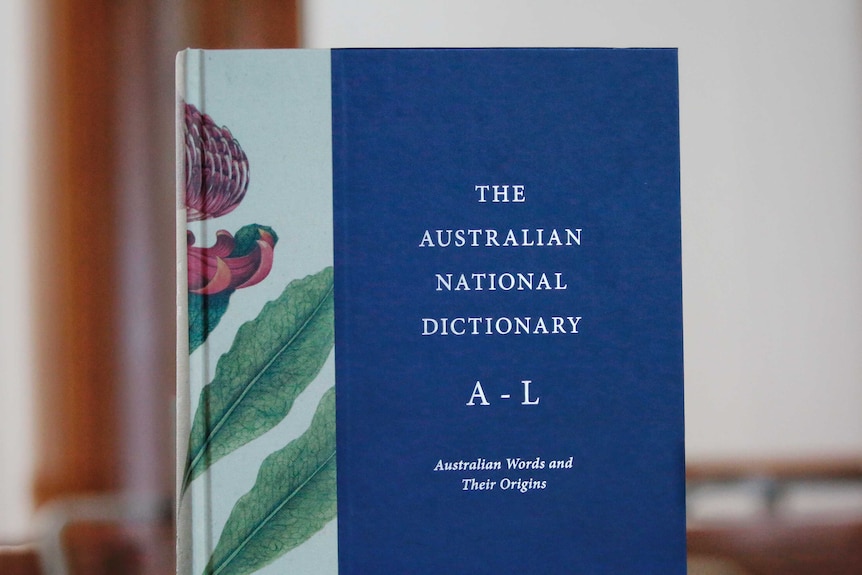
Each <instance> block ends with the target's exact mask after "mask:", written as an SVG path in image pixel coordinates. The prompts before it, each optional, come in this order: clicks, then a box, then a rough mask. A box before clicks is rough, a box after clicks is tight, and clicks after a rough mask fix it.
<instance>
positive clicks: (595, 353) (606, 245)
mask: <svg viewBox="0 0 862 575" xmlns="http://www.w3.org/2000/svg"><path fill="white" fill-rule="evenodd" d="M177 82H178V106H177V124H178V130H177V133H178V195H177V197H178V201H177V208H178V214H179V217H178V254H179V258H178V261H179V265H178V268H179V278H180V281H179V293H178V307H179V314H178V316H179V333H180V337H179V341H180V351H179V358H180V361H179V366H178V372H179V377H178V380H179V384H178V426H177V427H178V452H179V458H178V489H177V493H178V495H177V497H178V525H179V543H178V567H179V571H180V572H181V573H183V574H193V575H199V574H222V575H228V574H248V573H260V574H267V573H268V574H275V573H279V574H281V573H297V574H299V573H302V574H331V575H335V574H339V575H351V574H355V575H360V574H361V575H370V574H385V575H389V574H395V573H398V574H402V573H403V574H407V573H409V574H411V575H424V574H428V575H430V574H434V575H439V574H441V573H451V574H478V573H489V574H490V573H493V574H506V573H512V574H515V573H517V574H523V573H531V574H559V573H585V574H614V575H619V574H632V575H642V574H652V573H654V574H660V575H671V574H683V573H685V512H684V447H683V385H682V378H683V349H682V277H681V262H680V260H681V251H680V241H681V235H680V189H679V130H678V89H677V84H678V81H677V54H676V51H675V50H673V49H453V50H448V49H447V50H437V49H415V50H412V49H367V50H366V49H343V50H284V51H201V50H187V51H185V52H182V53H181V54H180V55H179V57H178V74H177Z"/></svg>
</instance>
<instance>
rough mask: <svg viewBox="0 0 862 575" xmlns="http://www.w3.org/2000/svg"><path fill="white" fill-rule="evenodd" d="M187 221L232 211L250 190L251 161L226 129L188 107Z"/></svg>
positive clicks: (186, 109)
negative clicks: (249, 168) (249, 161)
mask: <svg viewBox="0 0 862 575" xmlns="http://www.w3.org/2000/svg"><path fill="white" fill-rule="evenodd" d="M185 170H186V209H187V211H186V221H189V222H195V221H198V220H205V219H207V218H217V217H219V216H223V215H225V214H227V213H230V212H231V211H233V209H234V208H236V207H237V205H239V203H240V201H241V200H242V199H243V197H244V196H245V192H246V190H247V189H248V158H247V157H246V155H245V152H244V151H243V150H242V148H241V147H240V145H239V142H237V141H236V139H235V138H234V137H233V135H232V134H231V133H230V130H228V129H227V128H226V127H224V126H222V127H219V126H217V125H216V124H215V122H213V119H212V118H211V117H209V116H208V115H207V114H202V113H201V112H200V111H199V110H198V109H197V108H195V107H194V106H193V105H191V104H186V105H185Z"/></svg>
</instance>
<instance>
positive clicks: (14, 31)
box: [0, 0, 35, 543]
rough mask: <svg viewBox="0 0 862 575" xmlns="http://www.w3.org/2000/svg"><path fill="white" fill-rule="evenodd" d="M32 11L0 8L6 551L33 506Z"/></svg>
mask: <svg viewBox="0 0 862 575" xmlns="http://www.w3.org/2000/svg"><path fill="white" fill-rule="evenodd" d="M32 5H33V2H30V1H28V0H3V2H2V5H0V127H2V128H0V246H2V254H3V255H2V270H3V271H2V273H0V543H2V542H15V541H18V540H23V539H24V538H26V537H27V535H28V533H29V530H30V515H31V513H32V506H33V503H32V498H31V486H30V481H31V477H32V467H33V458H32V441H33V429H32V396H31V391H32V361H31V347H32V346H31V343H32V342H31V339H30V338H31V331H30V323H29V321H30V318H31V317H32V314H31V309H32V305H31V301H30V296H29V288H30V285H31V284H30V277H29V274H30V265H29V257H30V255H31V250H32V248H31V246H30V240H31V239H32V238H34V237H35V236H33V235H31V234H30V231H29V230H30V226H29V225H28V220H29V217H30V214H29V212H30V202H29V199H28V195H29V191H30V186H31V179H30V170H29V162H30V159H31V157H32V156H31V151H32V150H31V148H30V142H31V141H32V140H31V138H30V136H29V134H28V130H30V129H31V127H32V126H31V123H30V122H29V119H30V110H31V102H32V99H33V93H32V87H33V84H32V74H31V73H30V71H29V68H28V66H29V64H30V63H31V62H32V58H31V54H30V53H29V50H30V49H31V45H32V43H33V42H32V26H31V24H32Z"/></svg>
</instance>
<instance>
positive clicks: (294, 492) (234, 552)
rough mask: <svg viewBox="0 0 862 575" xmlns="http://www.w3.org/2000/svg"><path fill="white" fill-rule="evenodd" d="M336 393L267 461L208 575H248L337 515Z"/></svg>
mask: <svg viewBox="0 0 862 575" xmlns="http://www.w3.org/2000/svg"><path fill="white" fill-rule="evenodd" d="M335 479H336V471H335V388H330V389H329V390H328V391H327V392H326V393H325V394H324V395H323V398H322V399H321V400H320V404H319V405H318V407H317V411H316V412H315V414H314V419H313V420H312V422H311V425H310V426H309V428H308V430H307V431H306V432H305V433H304V434H302V436H301V437H299V438H297V439H296V440H294V441H292V442H290V443H289V444H288V445H287V446H286V447H284V448H282V449H281V450H279V451H276V452H275V453H273V454H272V455H270V456H269V457H267V458H266V459H265V460H264V462H263V464H261V466H260V471H258V474H257V481H256V482H255V484H254V487H252V488H251V491H249V492H248V493H246V494H245V495H243V496H242V497H241V498H240V499H239V501H237V503H236V505H234V508H233V510H232V511H231V513H230V517H228V520H227V523H226V524H225V527H224V530H223V531H222V534H221V536H220V537H219V541H218V544H217V545H216V547H215V550H214V551H213V554H212V557H211V558H210V562H209V564H208V565H207V567H206V569H205V570H204V573H205V575H246V574H248V573H252V572H254V571H257V570H258V569H260V568H261V567H263V566H265V565H267V564H269V563H271V562H272V561H274V560H275V559H277V558H278V557H281V556H282V555H284V554H285V553H287V552H288V551H290V550H291V549H293V548H294V547H296V546H298V545H299V544H300V543H302V542H304V541H305V540H307V539H308V538H309V537H311V536H312V535H314V534H315V533H317V532H318V531H319V530H320V529H321V528H323V526H324V525H326V524H327V523H328V522H329V521H330V520H332V519H333V518H334V517H335V515H336V480H335Z"/></svg>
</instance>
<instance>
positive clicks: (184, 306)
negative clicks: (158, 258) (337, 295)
mask: <svg viewBox="0 0 862 575" xmlns="http://www.w3.org/2000/svg"><path fill="white" fill-rule="evenodd" d="M195 54H196V53H195V52H194V51H191V50H184V51H182V52H180V53H179V54H177V62H176V112H175V113H176V117H175V120H176V121H175V126H176V134H175V138H176V140H175V141H176V252H177V258H176V266H177V268H176V270H177V293H176V298H177V301H176V303H177V310H176V313H177V364H176V370H177V378H176V381H177V389H176V398H177V399H176V402H177V404H176V437H177V443H176V453H177V457H176V465H177V472H176V478H177V482H176V492H175V493H176V522H177V541H176V545H177V547H176V553H177V569H176V572H177V574H178V575H180V574H188V573H191V565H192V557H191V549H192V545H191V541H192V521H191V507H190V506H189V505H188V504H185V505H184V504H183V498H182V478H183V471H184V464H185V461H186V449H187V448H188V443H187V441H186V440H185V438H187V437H188V435H189V429H190V427H191V417H190V411H189V410H190V397H189V335H188V334H189V328H188V275H187V273H186V269H187V250H186V202H185V181H186V174H185V161H184V159H185V153H184V135H183V127H184V124H185V122H184V119H183V118H184V102H185V100H186V97H187V94H188V91H189V89H188V83H189V77H188V68H189V66H188V60H189V59H190V58H193V57H194V56H195Z"/></svg>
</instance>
